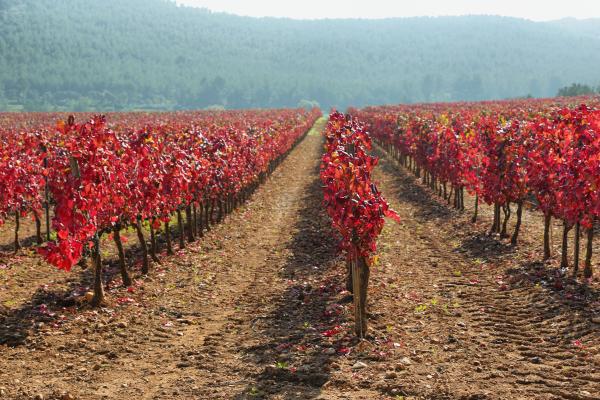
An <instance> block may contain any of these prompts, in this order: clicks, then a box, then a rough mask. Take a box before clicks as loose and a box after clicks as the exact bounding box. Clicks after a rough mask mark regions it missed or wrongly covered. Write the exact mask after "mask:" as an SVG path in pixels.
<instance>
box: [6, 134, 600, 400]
mask: <svg viewBox="0 0 600 400" xmlns="http://www.w3.org/2000/svg"><path fill="white" fill-rule="evenodd" d="M321 124H322V122H321ZM321 124H319V126H318V128H317V129H319V128H320V127H321V126H322V125H321ZM321 151H322V139H321V137H320V136H319V134H318V132H317V131H313V132H312V133H311V134H309V136H307V138H306V139H305V140H304V141H303V142H302V143H301V144H300V145H299V146H298V147H297V148H296V149H295V150H294V151H293V152H292V153H291V154H290V155H289V156H288V158H287V159H286V160H285V161H284V162H283V163H282V164H281V165H280V166H279V167H278V168H277V170H276V171H275V173H274V174H273V175H272V176H271V177H270V178H269V180H268V181H267V182H266V183H265V184H264V185H263V186H261V187H260V188H259V189H258V191H257V192H256V193H255V194H254V195H253V196H252V198H251V200H250V201H249V202H248V203H246V204H245V205H244V206H243V207H241V208H240V209H238V210H237V211H235V212H234V213H233V214H232V215H230V216H228V217H227V218H226V220H225V221H224V222H223V223H222V224H220V225H217V226H215V227H213V228H212V230H211V232H209V233H207V234H205V237H204V238H202V239H201V240H199V241H197V242H196V243H194V244H191V245H189V246H188V247H187V249H186V250H184V251H179V252H178V254H177V255H176V256H173V257H164V256H163V257H161V260H162V264H160V265H158V264H155V265H153V266H152V271H151V273H150V274H149V276H148V277H142V276H140V275H139V273H138V272H136V273H135V274H134V275H135V278H136V280H135V285H134V288H133V289H132V290H130V291H127V290H125V289H123V288H120V287H119V285H118V283H119V280H118V278H117V277H118V274H116V273H115V271H113V270H110V269H109V271H108V274H107V277H109V278H110V279H111V284H110V285H109V290H108V292H107V296H108V299H109V304H108V305H107V306H106V307H104V308H102V309H100V310H94V309H91V308H89V307H88V306H87V305H86V304H85V302H84V301H81V296H80V295H81V294H82V293H85V291H86V290H87V286H88V285H89V282H90V271H81V270H80V269H79V268H76V269H75V270H74V271H72V272H71V273H64V272H59V271H55V270H54V269H53V268H51V267H49V266H47V265H46V264H45V263H43V262H42V261H41V260H40V259H39V257H38V256H36V255H35V254H32V252H31V250H29V249H25V250H22V251H21V252H20V253H19V254H18V255H16V256H15V255H13V254H11V253H10V248H9V247H8V246H9V245H10V238H11V236H10V232H8V233H5V232H4V231H5V230H6V229H8V230H10V226H9V227H8V228H7V227H3V228H2V231H3V233H2V235H0V239H1V241H2V244H5V248H3V250H5V253H2V254H1V255H0V354H1V356H0V398H7V399H29V398H38V399H192V398H197V399H261V398H265V399H563V398H567V399H597V398H600V397H599V393H600V330H599V329H600V324H599V322H600V302H599V298H598V283H597V281H596V282H594V283H593V284H592V285H590V286H589V287H584V286H582V285H579V284H577V283H576V282H573V281H570V280H568V279H562V278H560V282H561V286H562V288H561V289H558V288H557V287H558V286H559V285H556V284H555V281H556V280H557V279H559V278H558V275H556V274H557V269H556V265H557V263H556V260H552V261H551V262H549V263H546V264H543V263H541V262H539V260H540V255H541V251H540V248H541V228H542V226H541V225H542V224H541V217H540V216H539V215H538V214H537V213H535V212H533V211H527V212H526V213H525V218H524V234H523V237H522V241H521V243H520V244H519V245H518V246H517V247H511V246H509V245H508V244H506V243H505V242H504V241H501V240H500V239H499V238H497V237H493V236H488V235H487V234H486V230H487V228H488V226H489V224H490V222H491V214H490V208H489V207H486V206H483V207H481V214H482V215H481V218H480V221H481V222H479V223H477V224H471V223H470V222H469V219H470V212H469V210H467V211H466V212H465V213H459V212H456V211H453V210H451V209H450V208H449V207H448V206H447V205H445V204H444V203H443V201H441V200H439V199H438V198H437V197H436V196H434V195H433V194H431V193H430V192H429V190H428V189H426V188H424V187H423V186H422V185H421V184H419V183H418V182H416V181H415V179H414V178H412V177H411V176H410V175H408V174H407V173H406V172H405V171H404V170H402V169H401V168H399V167H398V166H397V165H396V164H395V163H394V162H392V161H390V160H389V159H387V158H386V157H384V158H383V159H382V162H381V165H380V167H378V169H377V170H376V176H375V178H376V180H377V181H378V182H379V186H380V189H381V190H382V191H383V193H384V194H385V195H386V197H387V199H388V200H389V201H390V203H391V204H392V206H393V207H394V208H395V209H396V210H397V211H398V212H399V214H400V216H401V218H402V224H395V223H393V222H391V221H389V222H388V224H387V225H386V227H385V229H384V232H383V234H382V236H381V238H380V240H379V254H380V262H379V265H378V266H376V267H375V268H374V269H373V271H372V280H371V282H370V299H369V304H370V329H371V330H370V332H371V335H370V337H369V338H368V339H367V340H365V341H363V342H358V341H356V340H355V339H353V338H352V335H351V334H350V332H351V331H352V326H351V322H352V316H351V303H349V297H348V296H347V295H348V293H347V292H344V291H343V282H344V276H343V274H344V267H343V266H344V263H343V260H342V259H341V258H340V257H339V256H338V255H337V249H336V246H337V245H336V239H335V235H334V233H333V232H332V230H331V228H330V222H329V220H328V218H327V217H326V215H324V212H323V207H322V206H321V200H322V195H321V190H320V182H319V176H318V166H319V156H320V153H321ZM469 204H470V201H469ZM5 228H6V229H5ZM29 228H30V227H29ZM26 229H27V228H26ZM558 234H559V232H558V230H555V235H556V236H557V237H558ZM126 236H127V235H126ZM134 245H135V241H134V240H131V241H130V242H129V246H130V247H131V248H132V249H133V248H134ZM105 247H107V250H106V257H105V258H107V259H109V261H110V259H111V257H112V255H113V254H114V250H112V249H110V248H108V247H109V246H105ZM598 251H599V252H600V249H598ZM598 254H600V253H598Z"/></svg>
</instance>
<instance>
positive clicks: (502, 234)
mask: <svg viewBox="0 0 600 400" xmlns="http://www.w3.org/2000/svg"><path fill="white" fill-rule="evenodd" d="M502 212H503V213H504V220H503V221H502V230H501V231H500V237H501V238H503V239H504V238H507V237H508V233H507V230H508V220H509V219H510V214H511V210H510V202H506V204H505V205H504V206H502Z"/></svg>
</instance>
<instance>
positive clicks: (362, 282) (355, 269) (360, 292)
mask: <svg viewBox="0 0 600 400" xmlns="http://www.w3.org/2000/svg"><path fill="white" fill-rule="evenodd" d="M351 263H352V286H353V294H354V296H353V297H354V332H355V333H356V336H358V337H359V338H361V339H364V338H365V336H366V335H367V329H368V323H367V288H368V286H369V272H370V271H369V265H368V262H367V260H366V259H365V258H364V257H361V256H360V255H358V254H355V256H354V257H353V258H352V261H351Z"/></svg>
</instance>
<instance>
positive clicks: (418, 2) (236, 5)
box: [177, 0, 600, 21]
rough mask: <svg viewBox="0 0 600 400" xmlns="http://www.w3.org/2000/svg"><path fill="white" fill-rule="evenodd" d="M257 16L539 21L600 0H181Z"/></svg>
mask: <svg viewBox="0 0 600 400" xmlns="http://www.w3.org/2000/svg"><path fill="white" fill-rule="evenodd" d="M177 2H178V3H182V4H186V5H193V6H198V7H205V8H208V9H210V10H213V11H226V12H230V13H234V14H239V15H251V16H257V17H263V16H274V17H291V18H385V17H412V16H422V15H430V16H438V15H465V14H495V15H505V16H512V17H521V18H527V19H531V20H535V21H544V20H552V19H559V18H564V17H575V18H591V17H600V0H410V1H406V0H367V1H365V0H293V1H285V0H177Z"/></svg>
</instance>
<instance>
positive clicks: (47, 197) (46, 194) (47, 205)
mask: <svg viewBox="0 0 600 400" xmlns="http://www.w3.org/2000/svg"><path fill="white" fill-rule="evenodd" d="M44 151H46V148H45V147H44ZM44 168H48V157H44ZM44 209H45V210H44V211H45V212H46V241H48V242H49V241H50V190H49V189H48V174H46V175H44Z"/></svg>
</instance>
